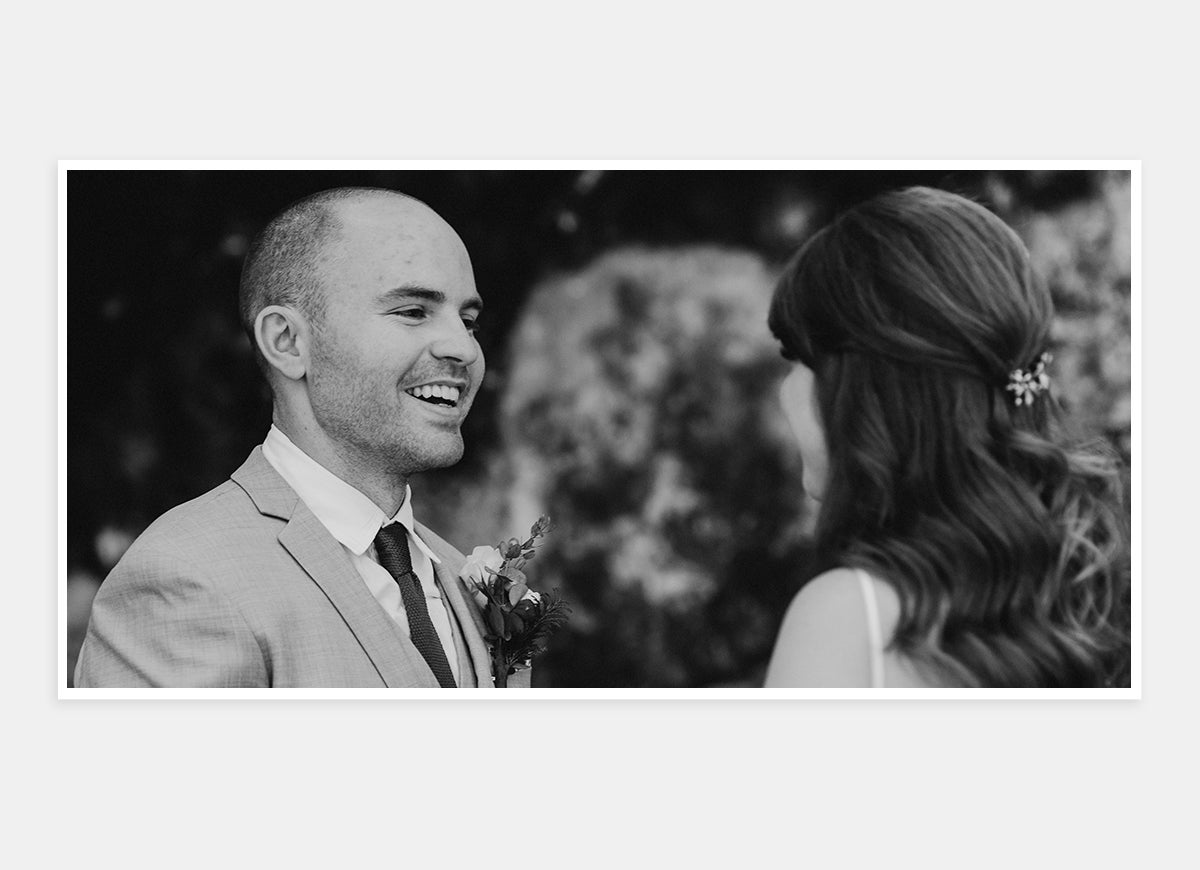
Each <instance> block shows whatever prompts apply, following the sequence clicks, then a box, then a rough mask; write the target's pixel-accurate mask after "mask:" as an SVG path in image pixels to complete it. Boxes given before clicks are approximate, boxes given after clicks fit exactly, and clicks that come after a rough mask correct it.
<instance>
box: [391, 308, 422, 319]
mask: <svg viewBox="0 0 1200 870" xmlns="http://www.w3.org/2000/svg"><path fill="white" fill-rule="evenodd" d="M395 313H396V314H398V315H400V316H401V317H404V318H407V319H409V320H421V319H423V318H424V317H425V309H424V308H401V309H400V310H399V311H397V312H395Z"/></svg>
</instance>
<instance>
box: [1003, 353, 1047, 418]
mask: <svg viewBox="0 0 1200 870" xmlns="http://www.w3.org/2000/svg"><path fill="white" fill-rule="evenodd" d="M1053 359H1054V357H1052V356H1051V355H1050V352H1049V351H1046V352H1045V353H1043V354H1042V355H1041V356H1039V357H1038V359H1037V362H1036V363H1035V364H1034V366H1033V368H1032V369H1030V370H1029V371H1025V369H1013V370H1012V371H1011V372H1009V373H1008V386H1007V387H1005V388H1004V389H1006V390H1011V391H1012V393H1013V404H1015V405H1017V406H1018V407H1020V406H1021V405H1032V404H1033V400H1034V399H1036V398H1037V397H1038V396H1039V395H1040V394H1041V393H1044V392H1046V390H1048V389H1050V375H1048V374H1046V366H1048V365H1049V364H1050V362H1051V360H1053Z"/></svg>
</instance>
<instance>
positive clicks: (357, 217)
mask: <svg viewBox="0 0 1200 870" xmlns="http://www.w3.org/2000/svg"><path fill="white" fill-rule="evenodd" d="M340 235H341V238H340V240H338V241H336V242H332V243H331V244H330V245H329V251H328V257H327V258H326V260H325V262H324V264H323V269H322V271H323V277H324V279H325V290H326V307H325V311H324V314H323V316H320V317H318V318H317V323H316V324H315V325H314V329H313V337H312V349H311V352H310V359H309V366H308V369H307V372H306V376H307V379H308V395H309V401H310V403H311V405H312V410H313V415H314V417H315V419H316V422H317V425H318V426H320V428H321V430H322V432H323V434H324V435H325V437H326V438H328V439H329V440H330V441H331V442H332V444H333V446H334V448H335V449H336V450H337V451H338V453H339V454H340V455H341V456H342V458H343V459H344V460H345V461H346V462H348V463H351V464H354V465H356V466H358V467H360V468H363V469H364V470H372V471H380V472H383V473H389V474H404V475H408V474H415V473H418V472H421V471H425V470H428V469H432V468H442V467H445V466H447V465H453V464H454V463H455V462H457V461H458V460H459V459H461V458H462V452H463V442H462V434H461V432H460V428H461V426H462V422H463V420H464V419H465V418H466V416H467V412H468V411H469V410H470V407H471V402H472V401H473V400H474V398H475V393H476V391H477V390H478V389H479V383H480V381H481V380H482V378H483V371H484V363H483V354H482V352H481V351H480V349H479V344H478V342H477V341H476V340H475V335H474V330H475V321H476V319H477V318H478V316H479V313H480V309H481V306H482V303H481V301H480V299H479V295H478V294H477V293H476V290H475V278H474V275H473V273H472V270H471V262H470V260H469V258H468V257H467V252H466V249H465V248H464V247H463V244H462V242H461V241H460V240H459V238H458V236H457V235H456V234H455V233H454V232H453V231H452V230H451V229H450V227H449V226H448V225H446V224H445V222H444V221H442V220H441V218H439V217H437V215H435V214H433V212H431V211H429V210H428V209H426V208H425V207H423V206H420V205H419V204H417V203H413V202H411V201H405V200H399V201H397V202H382V203H381V202H374V203H360V204H357V205H355V206H353V207H348V208H347V209H346V211H345V214H344V215H343V229H342V231H341V234H340Z"/></svg>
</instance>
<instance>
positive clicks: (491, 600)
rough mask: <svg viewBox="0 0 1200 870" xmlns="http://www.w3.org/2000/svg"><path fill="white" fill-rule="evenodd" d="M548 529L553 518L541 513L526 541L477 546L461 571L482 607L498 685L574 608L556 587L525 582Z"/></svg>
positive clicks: (534, 652)
mask: <svg viewBox="0 0 1200 870" xmlns="http://www.w3.org/2000/svg"><path fill="white" fill-rule="evenodd" d="M549 529H550V518H549V517H545V516H543V517H539V518H538V521H537V522H536V523H534V524H533V526H532V527H531V528H530V530H529V539H528V540H526V541H524V542H521V541H520V540H518V539H517V538H509V539H508V540H507V541H501V542H500V543H499V544H498V545H497V546H495V547H476V548H475V549H474V550H472V551H471V555H470V556H468V557H467V561H466V563H464V565H463V567H462V571H460V572H459V576H460V577H461V578H462V579H463V581H464V582H465V583H466V584H467V587H468V588H470V589H471V590H472V591H473V592H474V594H475V600H476V601H477V602H478V603H479V606H480V607H481V608H483V622H484V625H485V626H486V627H487V633H486V634H485V635H484V640H486V641H487V643H488V646H489V648H490V649H491V654H492V678H493V680H494V681H495V683H496V688H498V689H503V688H506V687H507V686H508V678H509V677H510V676H512V675H513V674H515V673H516V672H517V671H518V670H520V669H521V668H527V667H529V665H530V663H531V661H532V660H533V657H534V656H536V655H538V654H539V653H541V652H544V651H545V649H546V641H547V640H548V639H549V637H550V635H551V634H553V633H554V632H555V631H557V630H558V629H559V628H561V627H562V626H563V625H564V624H565V623H566V621H567V619H568V618H569V615H570V613H571V608H570V607H569V606H568V605H567V603H566V602H565V601H563V600H562V598H560V597H559V596H558V594H557V592H551V593H549V594H542V593H541V592H535V591H534V590H532V589H530V588H529V584H528V583H527V582H526V578H525V565H526V564H527V563H528V562H529V560H530V559H532V558H533V556H534V550H535V549H536V546H537V542H538V539H540V538H541V537H543V536H544V535H545V534H546V532H547V531H549Z"/></svg>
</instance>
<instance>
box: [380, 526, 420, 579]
mask: <svg viewBox="0 0 1200 870" xmlns="http://www.w3.org/2000/svg"><path fill="white" fill-rule="evenodd" d="M375 554H376V555H377V556H378V557H379V564H380V565H382V566H383V567H384V568H386V569H387V570H388V573H390V574H391V575H392V576H393V577H398V576H400V575H402V574H407V573H409V572H410V571H412V556H411V555H410V554H409V552H408V529H406V528H404V526H403V525H401V524H400V523H392V524H391V525H387V526H384V527H383V528H381V529H380V530H379V534H377V535H376V536H375Z"/></svg>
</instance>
